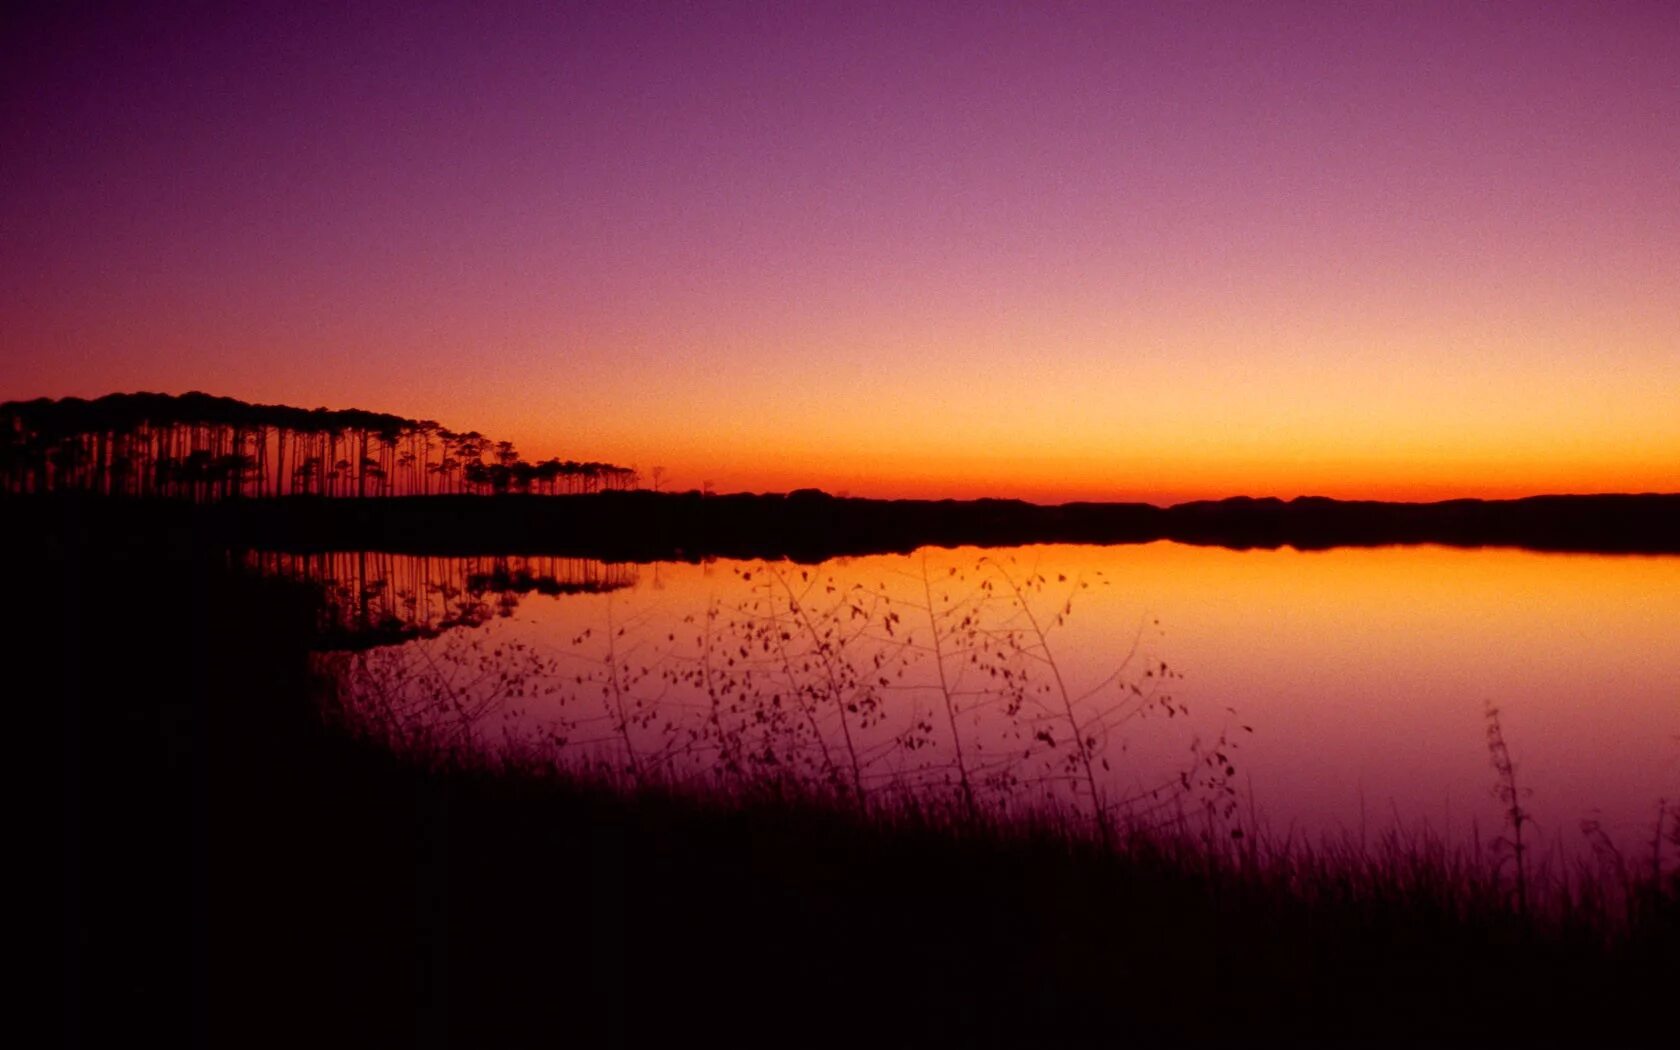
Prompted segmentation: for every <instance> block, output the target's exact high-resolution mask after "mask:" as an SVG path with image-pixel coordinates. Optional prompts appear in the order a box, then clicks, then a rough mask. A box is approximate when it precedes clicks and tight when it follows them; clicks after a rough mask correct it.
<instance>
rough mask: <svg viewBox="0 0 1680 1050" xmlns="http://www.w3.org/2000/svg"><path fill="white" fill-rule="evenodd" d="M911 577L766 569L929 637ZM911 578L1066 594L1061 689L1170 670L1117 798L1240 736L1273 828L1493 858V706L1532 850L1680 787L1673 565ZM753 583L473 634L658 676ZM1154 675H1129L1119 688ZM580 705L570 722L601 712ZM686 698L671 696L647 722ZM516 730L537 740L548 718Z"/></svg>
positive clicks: (1116, 764)
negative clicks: (880, 606) (1417, 835)
mask: <svg viewBox="0 0 1680 1050" xmlns="http://www.w3.org/2000/svg"><path fill="white" fill-rule="evenodd" d="M923 557H924V555H923V554H917V555H909V556H898V555H887V556H870V557H861V558H854V559H838V560H835V561H831V562H828V563H825V564H823V565H821V566H817V567H809V568H807V567H799V566H790V565H788V564H787V563H781V564H779V565H771V566H769V567H768V568H769V571H770V572H771V573H772V574H780V576H781V577H782V578H785V579H787V580H789V581H791V582H794V583H795V585H796V586H802V585H803V581H804V576H803V574H807V573H808V574H810V575H811V576H812V578H813V579H815V580H816V581H817V582H818V584H819V585H827V584H828V583H832V584H833V585H834V586H835V587H836V588H837V590H838V592H839V593H844V592H846V591H847V589H848V588H851V587H852V586H853V585H862V587H863V588H864V589H866V590H868V591H872V592H878V593H885V594H889V595H893V596H895V598H896V600H898V601H900V602H902V603H904V604H903V605H902V606H901V608H902V609H903V610H904V620H903V621H902V623H901V625H900V628H901V630H903V631H905V632H907V633H908V635H910V636H917V635H919V636H920V637H921V640H922V641H923V642H926V641H927V639H928V629H927V625H926V622H925V620H923V619H921V618H920V616H921V615H922V614H919V613H917V612H916V611H915V610H914V603H917V602H921V601H922V600H923V598H922V594H923V590H922V589H923V566H924V562H923ZM925 558H926V562H925V564H926V566H927V571H928V573H929V578H930V579H931V581H932V587H933V591H934V594H935V598H936V603H937V604H940V605H943V604H944V603H945V602H946V601H947V600H948V599H952V598H959V597H961V596H962V595H964V594H972V593H974V589H975V588H976V587H977V586H978V584H979V582H980V581H981V580H983V579H988V578H991V579H994V580H1001V579H1002V577H1001V575H1000V574H998V572H997V570H996V569H995V568H994V567H993V566H992V565H991V564H990V563H991V562H996V563H997V565H1000V566H1003V567H1004V569H1005V570H1006V571H1007V572H1009V573H1010V574H1011V576H1012V577H1014V578H1015V579H1017V580H1020V579H1023V578H1025V577H1027V576H1029V575H1032V574H1035V573H1036V574H1041V575H1042V576H1043V577H1044V578H1045V579H1046V587H1045V590H1044V592H1043V594H1042V595H1040V596H1039V597H1038V598H1037V599H1035V605H1037V606H1038V608H1039V611H1040V612H1041V613H1044V614H1045V622H1049V620H1050V618H1051V617H1052V616H1053V615H1054V613H1055V611H1056V610H1057V608H1058V607H1059V606H1060V605H1061V602H1062V601H1063V599H1065V598H1070V597H1071V598H1072V601H1073V606H1072V612H1071V615H1070V616H1069V618H1068V619H1067V622H1066V623H1065V624H1064V625H1062V626H1059V627H1056V628H1054V629H1053V630H1052V631H1051V632H1050V643H1051V649H1052V652H1053V653H1054V654H1055V657H1056V659H1057V662H1058V664H1059V666H1060V669H1061V671H1062V673H1063V674H1064V675H1065V676H1066V679H1067V681H1068V684H1069V688H1070V690H1071V691H1072V692H1074V693H1076V694H1078V693H1082V692H1084V691H1085V690H1086V689H1088V688H1091V687H1094V686H1096V685H1098V684H1099V683H1102V682H1103V681H1104V679H1105V678H1106V676H1108V675H1109V674H1110V673H1111V672H1113V671H1114V670H1115V668H1116V666H1117V665H1119V664H1120V662H1121V661H1122V660H1123V659H1124V657H1125V656H1126V654H1127V653H1128V651H1130V650H1131V648H1132V646H1133V645H1134V643H1135V642H1138V641H1139V640H1141V656H1142V657H1144V658H1148V659H1157V660H1162V661H1165V662H1166V663H1167V664H1169V665H1170V666H1171V667H1172V668H1174V669H1176V670H1177V671H1178V672H1180V673H1181V674H1182V675H1183V676H1184V677H1183V678H1182V679H1181V680H1179V681H1177V682H1175V683H1174V686H1175V689H1176V693H1177V695H1178V696H1179V697H1180V699H1182V700H1183V701H1184V702H1185V704H1186V705H1187V706H1188V707H1189V709H1190V713H1189V717H1188V719H1184V718H1178V719H1166V718H1160V717H1156V718H1153V719H1144V720H1142V721H1139V722H1136V723H1133V724H1129V725H1128V727H1127V728H1126V730H1125V731H1124V733H1123V735H1122V737H1121V738H1117V739H1116V740H1114V741H1113V742H1111V744H1110V746H1109V748H1108V750H1107V752H1106V757H1108V758H1110V759H1111V760H1112V763H1113V768H1112V770H1111V771H1110V772H1109V773H1107V774H1105V777H1106V778H1107V782H1108V783H1109V784H1110V787H1111V789H1112V790H1113V791H1114V792H1115V793H1116V794H1125V793H1126V792H1127V791H1129V790H1132V789H1134V788H1136V787H1137V786H1138V785H1144V784H1149V783H1153V782H1155V780H1157V779H1158V778H1159V776H1160V775H1161V774H1162V773H1163V771H1169V772H1170V771H1171V770H1174V769H1176V768H1177V767H1178V764H1180V763H1181V762H1182V760H1183V756H1184V755H1185V754H1186V753H1187V752H1186V748H1187V747H1188V746H1189V744H1190V742H1191V741H1192V740H1193V739H1197V738H1199V739H1200V740H1202V741H1203V742H1204V743H1205V742H1207V741H1208V740H1211V739H1212V738H1213V737H1214V736H1215V735H1217V734H1218V733H1219V732H1220V731H1221V730H1234V729H1236V728H1237V727H1241V726H1252V727H1253V732H1252V734H1248V733H1245V732H1238V733H1237V734H1236V741H1237V750H1236V751H1235V752H1234V753H1233V754H1234V756H1235V761H1236V765H1237V766H1238V768H1239V771H1240V772H1239V786H1240V787H1241V788H1242V790H1243V794H1244V800H1245V803H1244V804H1245V807H1246V806H1247V805H1248V804H1249V803H1250V802H1251V803H1252V806H1253V812H1254V813H1255V814H1257V815H1258V816H1259V817H1260V818H1261V819H1262V820H1263V821H1264V822H1266V823H1267V824H1269V825H1270V827H1271V828H1272V829H1273V830H1274V831H1276V832H1278V833H1279V834H1283V833H1286V832H1288V831H1290V830H1295V831H1299V832H1306V833H1309V834H1315V835H1316V834H1320V833H1325V834H1340V833H1342V832H1347V833H1350V834H1352V833H1356V832H1357V830H1358V829H1359V828H1360V827H1361V826H1362V824H1363V825H1364V826H1367V827H1369V828H1370V829H1371V830H1373V831H1375V830H1376V829H1378V828H1384V827H1392V826H1393V824H1394V822H1395V821H1396V820H1398V821H1400V822H1402V823H1404V824H1406V825H1408V826H1417V825H1420V824H1421V825H1427V826H1428V827H1429V828H1431V829H1432V830H1433V831H1435V832H1438V833H1441V834H1444V835H1447V836H1449V837H1451V838H1454V839H1456V840H1458V841H1461V842H1468V841H1471V840H1473V839H1476V838H1478V837H1479V839H1480V840H1481V841H1482V842H1484V843H1485V842H1487V841H1489V840H1491V838H1492V837H1493V836H1495V835H1497V834H1498V831H1499V827H1500V822H1501V817H1500V810H1499V807H1498V805H1497V803H1496V802H1495V800H1494V798H1493V795H1492V790H1491V789H1492V786H1493V770H1492V768H1491V766H1490V764H1489V759H1488V754H1487V751H1486V745H1485V736H1484V730H1485V727H1486V724H1485V715H1484V712H1485V708H1486V706H1487V705H1489V704H1492V705H1496V706H1497V707H1498V708H1499V709H1500V711H1501V713H1502V714H1501V717H1502V720H1503V726H1504V730H1505V734H1506V737H1507V740H1508V741H1509V743H1510V746H1511V749H1512V753H1513V755H1514V757H1515V758H1516V761H1517V769H1518V776H1519V779H1520V783H1521V785H1522V786H1523V787H1524V788H1532V789H1533V796H1532V799H1531V800H1530V801H1531V803H1532V805H1531V809H1532V810H1533V812H1534V814H1535V816H1536V817H1537V819H1538V821H1539V823H1538V827H1539V828H1540V834H1541V835H1542V836H1543V837H1544V839H1545V840H1546V844H1547V845H1546V848H1552V847H1554V846H1555V847H1557V848H1560V849H1562V850H1563V851H1565V852H1568V853H1573V852H1577V851H1579V850H1582V849H1584V845H1583V842H1582V839H1581V836H1580V835H1579V833H1578V830H1577V825H1578V823H1579V822H1580V821H1581V820H1582V819H1585V818H1588V817H1594V818H1597V819H1601V820H1602V822H1603V824H1604V825H1605V827H1606V828H1607V829H1608V831H1609V832H1610V833H1611V834H1612V835H1613V836H1614V837H1615V838H1616V839H1617V841H1619V842H1621V843H1623V844H1624V845H1625V846H1626V847H1627V848H1629V849H1636V848H1639V847H1640V844H1641V843H1644V842H1646V841H1648V839H1649V831H1650V827H1651V822H1652V821H1653V820H1654V819H1655V814H1656V806H1657V802H1658V799H1659V798H1664V797H1666V798H1670V799H1672V798H1674V797H1675V795H1676V792H1677V791H1680V646H1676V645H1675V644H1674V641H1673V627H1674V624H1676V623H1680V558H1672V557H1604V556H1585V555H1558V554H1538V553H1532V552H1525V551H1517V550H1504V549H1487V550H1456V549H1447V548H1439V547H1404V548H1402V547H1389V548H1373V549H1338V550H1332V551H1325V552H1311V553H1308V552H1299V551H1294V550H1289V549H1284V550H1276V551H1247V552H1240V551H1232V550H1226V549H1222V548H1198V547H1191V546H1184V545H1179V544H1173V543H1155V544H1149V545H1143V546H1116V547H1086V546H1046V547H1028V548H1017V549H1012V550H1004V551H982V550H978V549H959V550H940V549H930V550H928V551H926V552H925ZM953 569H954V570H957V573H956V575H953V574H952V572H951V570H953ZM748 574H752V575H753V576H754V577H755V578H756V582H754V581H749V580H748V579H747V576H748ZM765 578H766V565H765V564H764V563H759V562H752V563H746V562H729V561H718V562H713V563H708V564H703V565H694V564H687V563H661V564H656V565H650V566H643V567H642V568H641V570H640V572H639V573H638V574H637V576H636V582H635V583H634V585H633V586H631V587H629V588H627V589H625V590H620V591H615V592H612V593H610V594H587V595H576V596H568V597H564V598H560V599H557V600H547V599H541V598H538V597H536V596H531V597H528V598H527V599H526V600H525V601H524V602H523V603H522V604H521V605H520V606H519V607H518V609H517V612H516V614H515V615H514V617H513V618H512V619H511V620H507V621H498V622H496V623H495V624H494V625H493V626H492V627H491V628H489V630H490V631H491V632H492V634H491V636H490V637H491V638H492V639H493V640H495V641H496V642H498V643H499V642H501V641H504V640H508V639H519V640H523V641H527V642H530V643H532V644H533V645H535V646H537V647H538V648H539V649H540V650H542V651H544V652H547V653H550V654H553V655H555V656H557V657H559V658H561V659H562V660H568V659H573V658H574V656H575V654H576V653H577V652H578V650H576V646H575V644H574V639H576V638H577V637H579V635H580V634H581V632H583V631H584V630H586V629H593V630H594V632H595V634H594V637H595V638H596V639H597V640H598V639H599V638H600V637H601V636H602V634H601V632H602V630H603V628H604V627H605V626H606V625H607V624H608V623H609V622H610V623H612V624H614V625H615V627H616V628H617V629H620V630H622V631H623V632H624V633H623V634H621V635H619V636H618V640H617V641H616V642H615V644H616V645H617V646H618V653H619V656H618V658H619V659H622V660H625V661H627V663H634V664H636V665H641V664H644V663H646V664H652V665H655V666H657V665H659V664H660V662H661V661H666V660H677V661H680V660H683V659H688V658H690V656H692V654H691V653H689V651H688V649H687V648H685V646H688V644H689V641H690V640H691V639H692V637H693V635H694V634H696V633H697V632H698V630H699V628H698V627H697V626H696V624H699V623H703V622H704V613H705V610H706V609H707V608H709V607H712V606H713V605H714V603H715V604H716V606H717V607H719V608H722V609H724V610H731V609H738V608H740V607H741V606H742V605H743V603H745V602H748V601H750V600H751V599H752V598H753V597H754V595H755V594H762V593H763V592H762V591H755V590H754V587H760V586H762V585H763V583H764V581H765ZM1082 584H1083V585H1085V586H1081V585H1082ZM814 593H815V594H816V595H819V596H820V595H822V594H823V593H824V592H823V591H822V590H820V589H819V590H817V591H815V592H814ZM609 617H610V619H609ZM423 644H428V645H435V644H442V643H439V642H432V643H423ZM690 648H691V647H690ZM596 655H599V654H596ZM1146 666H1147V663H1145V662H1134V664H1133V665H1132V672H1133V673H1137V672H1140V671H1141V669H1142V668H1144V667H1146ZM912 671H913V673H912V676H911V679H910V681H915V676H916V675H921V676H922V677H923V678H928V677H929V675H930V674H931V671H930V668H929V666H928V665H927V664H926V662H925V660H924V662H923V663H922V664H920V665H918V666H917V667H915V668H913V669H912ZM930 683H931V679H930V682H929V683H923V685H925V686H928V687H929V688H931V684H930ZM891 695H892V696H893V697H895V699H892V700H890V701H889V706H888V714H887V723H888V728H889V729H891V728H892V727H893V726H896V725H897V724H898V722H899V721H904V722H906V723H908V721H909V719H910V718H911V710H910V708H909V707H908V706H902V707H900V708H894V707H893V706H892V705H893V704H900V705H910V704H913V703H924V704H926V703H930V702H931V701H930V699H929V698H930V697H931V696H933V695H935V694H932V693H925V694H915V693H913V692H903V693H893V694H891ZM917 695H920V697H921V698H920V700H917V699H915V697H916V696H917ZM589 696H593V694H592V693H591V694H589ZM589 696H586V697H584V699H583V701H582V702H583V703H585V705H586V706H587V705H588V704H590V703H598V701H597V700H592V699H590V698H589ZM681 699H682V698H681V697H680V696H675V695H674V694H668V693H662V694H661V697H660V699H659V701H658V702H673V701H680V700H681ZM525 716H526V717H528V718H530V719H533V720H535V721H537V722H540V721H541V720H542V718H543V717H544V709H543V708H542V706H541V703H540V702H538V703H534V704H533V705H532V707H531V708H530V709H529V710H528V711H527V712H526V713H525ZM973 725H974V728H973V730H972V731H973V732H974V733H975V734H976V737H975V739H977V740H984V741H992V740H993V737H991V736H988V735H987V734H988V733H991V729H988V728H987V726H986V724H984V721H983V720H977V721H976V722H974V724H973ZM1244 819H1247V812H1246V810H1245V814H1244Z"/></svg>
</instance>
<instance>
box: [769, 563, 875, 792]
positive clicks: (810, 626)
mask: <svg viewBox="0 0 1680 1050" xmlns="http://www.w3.org/2000/svg"><path fill="white" fill-rule="evenodd" d="M770 575H771V576H773V577H775V580H776V582H777V583H779V584H781V585H782V590H784V591H786V592H787V596H788V606H789V608H790V609H791V610H792V611H793V614H794V615H795V616H797V617H798V618H799V621H800V622H801V623H802V624H804V626H805V631H806V633H807V634H809V635H810V636H811V641H812V642H813V643H814V644H815V645H816V647H817V654H818V655H819V656H821V657H822V665H823V674H824V676H825V677H827V679H828V696H829V699H831V700H833V701H834V707H835V709H836V710H837V711H838V712H839V714H840V735H841V737H842V738H843V739H844V740H845V742H846V755H847V757H848V758H849V759H850V760H851V764H852V788H853V789H854V790H855V791H856V792H857V798H858V804H859V805H860V806H861V805H863V804H864V803H865V802H866V801H867V799H866V798H865V796H864V792H863V767H862V766H861V765H860V764H859V763H858V755H857V747H856V746H855V745H854V744H853V743H852V726H851V722H850V721H849V720H848V719H847V718H846V697H845V696H844V694H843V691H842V690H841V688H840V682H839V680H838V679H836V678H835V676H834V653H833V647H832V646H831V645H830V644H829V642H828V640H827V639H826V638H823V637H822V636H821V635H820V634H819V633H818V632H817V627H816V624H814V623H812V622H811V616H810V614H809V613H808V612H807V611H806V609H805V605H804V603H802V602H801V601H800V600H799V598H798V597H797V596H796V595H795V594H794V593H793V587H792V586H791V585H790V584H789V583H788V582H787V578H786V577H785V576H783V575H782V574H781V573H780V572H777V571H776V570H774V569H772V570H771V572H770Z"/></svg>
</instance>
